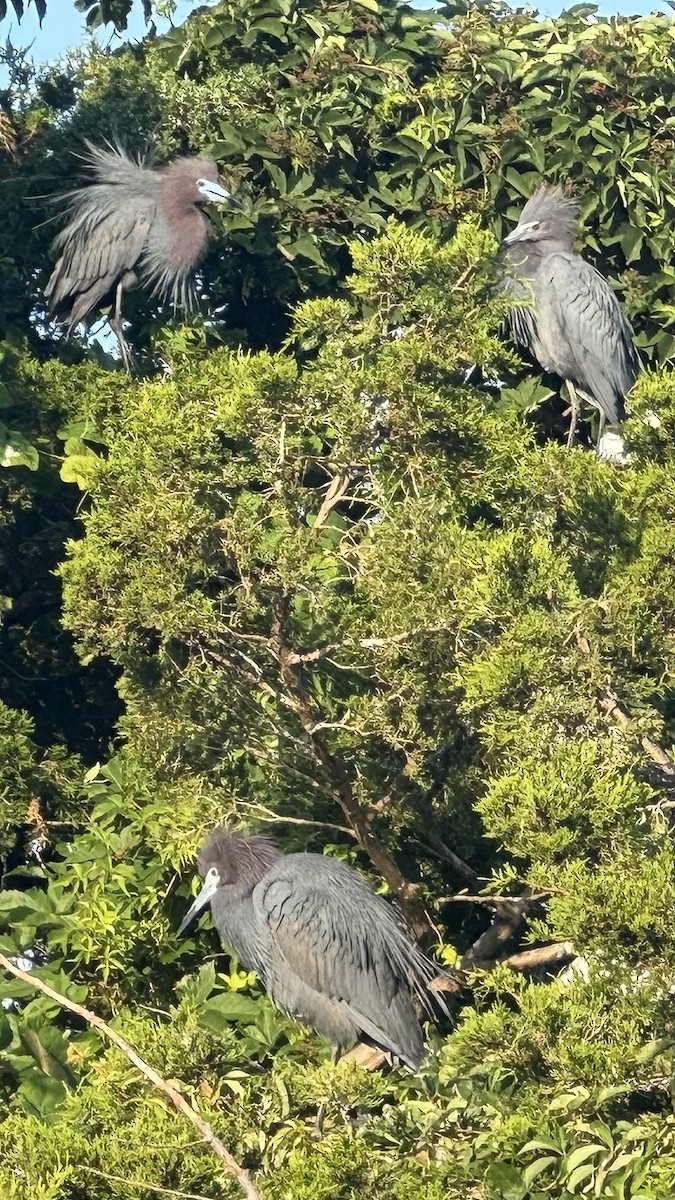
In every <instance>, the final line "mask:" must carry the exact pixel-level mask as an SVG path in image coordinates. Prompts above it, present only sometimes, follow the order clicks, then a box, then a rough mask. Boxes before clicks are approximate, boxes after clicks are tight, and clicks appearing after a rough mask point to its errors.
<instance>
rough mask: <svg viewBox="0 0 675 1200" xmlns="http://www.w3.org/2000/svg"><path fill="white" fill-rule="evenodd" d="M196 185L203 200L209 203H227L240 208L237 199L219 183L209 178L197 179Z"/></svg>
mask: <svg viewBox="0 0 675 1200" xmlns="http://www.w3.org/2000/svg"><path fill="white" fill-rule="evenodd" d="M197 187H198V189H199V191H200V192H201V194H202V196H203V197H204V199H205V200H208V202H209V204H229V205H231V206H232V207H233V208H240V207H241V205H240V204H239V201H238V200H235V198H234V196H233V195H232V193H231V192H228V191H227V189H226V188H224V187H221V185H220V184H219V183H213V182H212V180H210V179H198V180H197Z"/></svg>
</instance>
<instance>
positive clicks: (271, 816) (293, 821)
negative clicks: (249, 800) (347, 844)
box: [249, 804, 356, 838]
mask: <svg viewBox="0 0 675 1200" xmlns="http://www.w3.org/2000/svg"><path fill="white" fill-rule="evenodd" d="M249 807H250V808H252V809H257V811H258V812H260V813H262V814H263V815H262V817H261V818H260V819H261V820H265V821H269V823H270V825H276V824H284V825H312V826H314V827H315V828H316V829H334V830H335V832H336V833H346V834H347V836H348V837H350V838H355V837H356V834H355V833H354V830H353V829H350V828H349V826H348V825H334V824H333V823H332V821H309V820H305V819H304V818H303V817H284V816H281V815H280V814H279V813H275V812H273V810H272V809H271V808H265V805H264V804H251V805H250V806H249Z"/></svg>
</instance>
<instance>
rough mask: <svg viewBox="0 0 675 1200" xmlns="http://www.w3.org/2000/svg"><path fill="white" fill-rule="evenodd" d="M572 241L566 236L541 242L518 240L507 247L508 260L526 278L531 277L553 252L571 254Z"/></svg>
mask: <svg viewBox="0 0 675 1200" xmlns="http://www.w3.org/2000/svg"><path fill="white" fill-rule="evenodd" d="M571 249H572V243H571V241H568V240H566V239H564V238H547V239H546V241H541V242H516V243H515V244H514V245H513V246H506V247H505V254H506V260H507V262H508V264H509V266H510V267H512V268H515V269H516V270H517V271H518V272H519V274H520V275H522V276H523V277H524V278H526V279H528V278H531V277H532V276H533V275H535V274H536V272H537V271H538V270H539V268H540V266H541V264H542V263H543V262H544V261H545V260H546V259H547V258H549V257H550V255H551V254H559V253H561V252H562V253H564V254H569V253H570V251H571Z"/></svg>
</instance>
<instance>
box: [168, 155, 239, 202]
mask: <svg viewBox="0 0 675 1200" xmlns="http://www.w3.org/2000/svg"><path fill="white" fill-rule="evenodd" d="M162 175H163V180H164V186H165V187H166V189H167V191H168V192H171V193H172V197H173V199H172V206H173V204H175V203H176V201H177V202H178V205H179V207H180V208H181V209H183V208H184V207H188V206H190V205H196V206H197V207H199V208H201V207H203V206H204V205H205V204H227V205H229V206H230V207H231V208H241V204H240V203H239V201H238V200H237V199H235V197H234V196H233V195H232V193H231V192H230V191H228V189H227V188H224V187H223V185H222V183H221V182H220V180H219V178H218V167H217V166H216V164H215V162H214V161H213V159H212V158H177V159H175V160H174V162H172V163H169V165H168V166H167V167H165V168H164V170H163V172H162ZM165 196H166V197H167V199H168V195H167V193H166V192H165Z"/></svg>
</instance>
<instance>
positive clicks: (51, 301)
mask: <svg viewBox="0 0 675 1200" xmlns="http://www.w3.org/2000/svg"><path fill="white" fill-rule="evenodd" d="M87 145H88V146H89V154H88V156H87V158H86V159H85V161H86V162H87V163H88V166H89V167H90V169H91V170H92V172H93V176H94V180H93V182H92V183H90V184H88V185H85V186H84V187H81V188H77V189H76V190H74V191H72V192H69V193H67V194H66V195H65V196H63V197H60V199H61V200H65V201H67V205H66V212H67V215H68V218H69V220H68V223H67V225H66V226H65V228H64V229H62V230H61V232H60V233H59V234H58V235H57V237H56V238H55V240H54V243H53V247H52V250H53V251H54V252H55V253H56V254H57V255H58V258H57V262H56V265H55V267H54V270H53V272H52V275H51V277H50V279H49V282H48V283H47V286H46V288H45V297H46V300H47V304H48V307H49V310H50V312H51V313H52V314H53V315H54V316H55V317H56V319H57V320H61V321H64V322H65V323H67V324H68V326H69V327H70V328H71V329H72V328H73V327H74V326H75V325H78V324H79V323H80V321H84V320H85V319H86V318H87V317H88V316H89V315H90V314H91V313H92V312H94V311H96V309H98V308H99V307H101V306H102V305H106V304H108V303H112V304H113V305H114V312H113V313H112V314H111V317H110V325H111V328H112V329H113V331H114V333H115V335H116V337H117V339H118V342H119V344H120V350H121V352H122V357H123V359H124V362H125V365H127V366H129V365H130V353H129V347H128V345H127V342H126V340H125V338H124V335H123V332H122V310H121V306H122V296H123V293H124V291H125V290H127V289H129V288H132V287H135V286H136V284H137V283H138V281H139V279H141V280H142V281H143V283H144V284H145V286H146V287H147V288H148V289H149V290H150V291H151V292H152V293H153V295H155V296H157V298H158V299H160V300H169V301H171V302H172V303H173V304H174V305H175V306H177V305H181V306H182V307H189V305H190V303H191V301H192V296H193V289H192V277H193V272H194V269H195V267H196V266H197V265H198V264H199V262H200V261H201V259H202V257H203V255H204V252H205V250H206V245H207V237H208V226H207V221H206V218H205V216H204V213H203V207H204V205H205V204H209V203H218V204H223V203H227V202H233V199H232V196H231V195H230V193H229V192H228V191H226V190H225V188H223V187H222V186H221V185H220V183H219V182H218V169H217V167H216V164H215V163H214V162H213V160H212V159H210V158H177V159H175V160H174V161H173V162H171V163H169V164H168V166H165V167H162V168H161V169H160V170H157V171H155V170H150V169H149V168H148V167H146V166H144V165H143V164H142V163H141V162H133V161H132V160H131V159H130V158H129V157H128V156H127V155H126V154H125V153H124V151H123V150H121V149H120V148H119V147H118V148H114V147H110V148H109V149H105V150H102V149H100V148H98V147H96V146H93V145H92V144H91V143H87Z"/></svg>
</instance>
